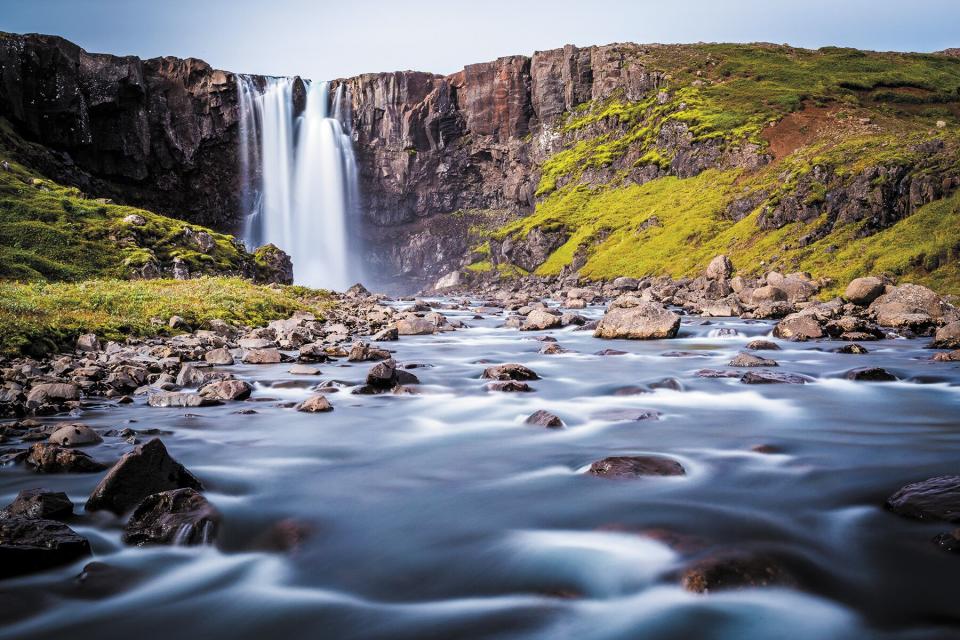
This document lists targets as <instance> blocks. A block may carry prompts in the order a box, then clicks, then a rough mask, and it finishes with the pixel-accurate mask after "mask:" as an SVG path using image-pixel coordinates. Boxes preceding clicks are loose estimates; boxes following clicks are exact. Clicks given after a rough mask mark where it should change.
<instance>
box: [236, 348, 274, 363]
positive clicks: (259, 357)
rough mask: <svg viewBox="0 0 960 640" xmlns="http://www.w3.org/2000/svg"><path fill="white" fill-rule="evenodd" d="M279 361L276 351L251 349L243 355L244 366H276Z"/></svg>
mask: <svg viewBox="0 0 960 640" xmlns="http://www.w3.org/2000/svg"><path fill="white" fill-rule="evenodd" d="M281 359H282V358H281V356H280V352H279V351H277V350H276V349H251V350H250V351H247V352H245V353H244V354H243V362H245V363H246V364H278V363H279V362H280V360H281Z"/></svg>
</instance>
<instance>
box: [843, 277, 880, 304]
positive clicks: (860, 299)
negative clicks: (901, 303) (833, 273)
mask: <svg viewBox="0 0 960 640" xmlns="http://www.w3.org/2000/svg"><path fill="white" fill-rule="evenodd" d="M885 287H886V285H884V283H883V280H881V279H880V278H874V277H868V278H856V279H854V280H851V281H850V284H848V285H847V289H846V291H844V292H843V298H844V300H846V301H847V302H852V303H853V304H855V305H859V306H861V307H865V306H867V305H869V304H870V303H871V302H873V301H874V300H876V299H877V298H879V297H880V296H881V295H883V291H884V288H885Z"/></svg>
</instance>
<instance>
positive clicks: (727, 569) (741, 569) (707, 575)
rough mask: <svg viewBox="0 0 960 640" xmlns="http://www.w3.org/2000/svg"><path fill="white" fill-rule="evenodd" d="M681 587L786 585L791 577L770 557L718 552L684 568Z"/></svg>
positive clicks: (706, 590)
mask: <svg viewBox="0 0 960 640" xmlns="http://www.w3.org/2000/svg"><path fill="white" fill-rule="evenodd" d="M680 582H681V584H682V585H683V588H684V589H686V590H687V591H692V592H694V593H710V592H713V591H726V590H731V589H751V588H756V587H771V586H788V585H792V584H793V582H794V581H793V579H792V578H791V577H790V576H789V575H788V574H787V573H786V572H785V571H784V570H783V569H782V568H781V567H780V566H779V565H778V564H777V563H776V562H775V561H774V560H772V559H771V558H768V557H766V556H763V555H758V554H753V553H744V552H718V553H716V554H713V555H710V556H708V557H706V558H703V559H701V560H699V561H697V562H695V563H694V564H693V565H691V566H690V567H688V568H687V569H686V570H684V572H683V575H682V576H681V578H680Z"/></svg>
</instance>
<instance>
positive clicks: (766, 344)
mask: <svg viewBox="0 0 960 640" xmlns="http://www.w3.org/2000/svg"><path fill="white" fill-rule="evenodd" d="M747 349H750V350H751V351H780V345H778V344H777V343H776V342H771V341H769V340H751V341H750V342H748V343H747Z"/></svg>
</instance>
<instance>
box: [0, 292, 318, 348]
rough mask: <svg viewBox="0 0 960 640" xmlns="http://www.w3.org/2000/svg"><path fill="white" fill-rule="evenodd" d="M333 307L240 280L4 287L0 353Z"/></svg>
mask: <svg viewBox="0 0 960 640" xmlns="http://www.w3.org/2000/svg"><path fill="white" fill-rule="evenodd" d="M332 304H333V301H332V298H331V296H330V294H329V293H328V292H325V291H319V290H312V289H307V288H304V287H295V286H277V285H274V286H262V285H255V284H252V283H251V282H249V281H247V280H242V279H239V278H206V277H204V278H196V279H191V280H88V281H84V282H11V281H0V353H2V354H5V355H13V354H17V353H27V354H43V353H49V352H52V351H55V350H57V349H65V348H66V349H69V348H72V346H73V344H74V342H75V341H76V338H77V336H79V335H81V334H83V333H87V332H93V333H96V334H97V335H98V336H100V338H101V339H106V340H125V339H126V338H128V337H149V336H155V335H163V334H167V333H170V332H171V331H172V330H171V329H170V328H169V327H168V326H167V320H168V319H169V318H170V317H171V316H174V315H178V316H181V317H182V318H184V319H185V320H186V321H187V323H188V324H190V326H192V327H195V328H199V327H202V326H204V324H205V323H207V322H209V321H210V320H214V319H221V320H225V321H227V322H230V323H234V324H239V325H250V326H262V325H264V324H266V323H267V322H269V321H271V320H277V319H280V318H286V317H289V316H290V315H291V314H292V313H293V312H294V311H300V310H302V311H310V312H313V313H315V314H317V315H318V317H322V316H323V315H324V313H325V312H326V311H327V310H328V309H329V308H330V305H332Z"/></svg>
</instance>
